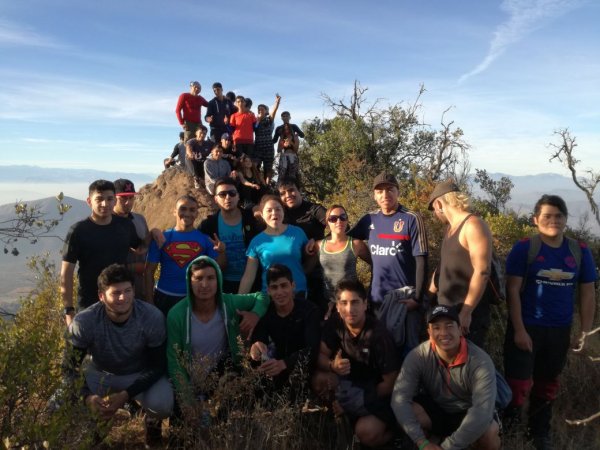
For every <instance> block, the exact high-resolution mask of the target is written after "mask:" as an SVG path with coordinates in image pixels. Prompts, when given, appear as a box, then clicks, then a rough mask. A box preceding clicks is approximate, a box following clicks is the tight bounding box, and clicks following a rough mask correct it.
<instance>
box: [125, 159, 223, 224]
mask: <svg viewBox="0 0 600 450" xmlns="http://www.w3.org/2000/svg"><path fill="white" fill-rule="evenodd" d="M138 192H139V195H138V196H137V198H136V201H135V207H134V209H133V210H134V211H135V212H137V213H140V214H142V215H144V217H146V221H147V222H148V226H149V227H150V228H159V229H161V230H164V229H166V228H170V227H172V226H174V225H175V216H174V215H173V212H174V210H175V202H176V201H177V199H178V198H179V197H181V196H182V195H186V194H189V195H191V196H192V197H194V198H195V199H196V200H198V203H199V205H200V214H199V215H198V221H197V223H196V226H197V225H198V224H199V223H200V221H201V220H202V219H204V218H205V217H206V216H207V215H208V214H211V213H212V212H214V211H215V210H216V205H215V202H214V200H213V198H212V197H211V196H210V195H209V194H208V193H207V192H206V189H205V188H204V186H201V187H200V188H199V189H195V188H194V179H193V177H192V176H191V175H189V174H188V173H187V172H186V171H185V170H183V169H182V168H180V167H170V168H169V169H166V170H165V171H163V173H161V174H160V175H159V176H158V178H157V179H156V180H155V181H154V182H153V183H151V184H146V185H144V186H142V188H141V189H139V191H138Z"/></svg>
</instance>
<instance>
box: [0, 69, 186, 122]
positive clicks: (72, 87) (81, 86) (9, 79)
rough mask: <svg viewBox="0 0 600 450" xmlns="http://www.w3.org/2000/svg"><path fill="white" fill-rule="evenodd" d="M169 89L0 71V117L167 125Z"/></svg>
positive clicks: (171, 113) (171, 114)
mask: <svg viewBox="0 0 600 450" xmlns="http://www.w3.org/2000/svg"><path fill="white" fill-rule="evenodd" d="M176 100H177V96H176V95H175V94H165V95H164V96H161V94H160V93H157V92H141V91H139V90H136V89H134V88H128V87H125V86H119V85H114V84H109V83H102V82H98V81H95V80H90V79H77V78H65V77H59V76H52V75H49V74H43V75H35V74H31V73H24V72H23V73H20V72H10V71H0V119H5V120H18V121H24V122H37V123H64V122H65V121H72V122H73V123H77V122H79V121H89V120H94V121H96V123H107V122H111V123H123V121H130V122H129V123H131V124H143V125H151V126H173V123H176V120H175V102H176Z"/></svg>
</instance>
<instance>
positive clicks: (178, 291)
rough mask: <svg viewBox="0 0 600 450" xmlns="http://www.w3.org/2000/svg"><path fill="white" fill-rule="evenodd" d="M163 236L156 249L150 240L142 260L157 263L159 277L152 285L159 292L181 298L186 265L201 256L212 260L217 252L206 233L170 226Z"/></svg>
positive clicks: (153, 242) (185, 291) (183, 294)
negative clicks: (163, 239) (181, 229)
mask: <svg viewBox="0 0 600 450" xmlns="http://www.w3.org/2000/svg"><path fill="white" fill-rule="evenodd" d="M164 235H165V243H164V245H163V246H162V247H161V248H160V249H159V248H158V246H157V245H156V242H155V241H154V240H153V241H152V242H151V243H150V248H149V249H148V256H147V257H146V261H149V262H153V263H160V278H159V279H158V283H157V284H156V288H157V289H158V290H159V291H161V292H163V293H165V294H167V295H173V296H178V295H179V296H182V297H183V296H185V295H186V294H187V286H186V280H185V272H186V269H187V267H188V265H189V264H190V263H191V262H192V261H193V260H194V259H196V258H197V257H198V256H201V255H206V256H210V257H211V258H213V259H216V258H217V256H218V253H217V251H216V250H215V249H214V248H213V247H214V245H213V244H212V242H210V239H209V238H208V236H207V235H205V234H204V233H201V232H200V231H198V230H193V231H185V232H183V231H176V230H175V229H174V228H171V229H169V230H167V231H165V232H164Z"/></svg>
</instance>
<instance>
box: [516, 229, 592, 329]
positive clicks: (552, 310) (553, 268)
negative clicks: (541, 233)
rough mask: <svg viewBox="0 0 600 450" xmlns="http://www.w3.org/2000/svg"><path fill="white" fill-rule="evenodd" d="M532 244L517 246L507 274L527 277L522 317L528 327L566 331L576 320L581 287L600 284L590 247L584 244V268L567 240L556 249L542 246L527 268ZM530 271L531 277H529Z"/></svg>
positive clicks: (525, 242)
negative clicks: (579, 287)
mask: <svg viewBox="0 0 600 450" xmlns="http://www.w3.org/2000/svg"><path fill="white" fill-rule="evenodd" d="M529 245H530V240H529V239H528V238H527V239H522V240H520V241H519V242H517V243H516V244H515V245H514V247H513V248H512V250H511V251H510V253H509V255H508V257H507V259H506V274H507V275H512V276H517V277H523V278H525V279H524V280H523V282H524V283H525V288H524V289H523V291H522V292H521V316H522V317H523V323H524V324H525V325H534V326H545V327H565V326H569V325H571V322H572V320H573V309H574V295H575V289H576V287H577V284H579V283H591V282H594V281H596V278H597V275H596V265H595V264H594V258H593V256H592V253H591V252H590V249H589V248H588V246H587V245H586V244H585V243H583V242H580V243H579V246H580V247H581V264H580V267H579V269H577V261H576V260H575V258H574V256H573V255H572V254H571V251H570V250H569V242H568V241H567V239H563V242H562V244H561V246H560V247H558V248H554V247H550V246H549V245H546V244H544V243H543V242H542V245H541V248H540V251H539V253H538V254H537V256H536V258H535V260H534V261H533V262H532V263H531V265H530V266H529V267H527V257H528V253H529ZM525 271H527V273H525Z"/></svg>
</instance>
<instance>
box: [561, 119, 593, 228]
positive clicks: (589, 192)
mask: <svg viewBox="0 0 600 450" xmlns="http://www.w3.org/2000/svg"><path fill="white" fill-rule="evenodd" d="M554 134H555V135H557V136H559V140H560V142H559V143H558V144H550V147H553V148H554V149H555V151H554V153H553V154H552V156H551V157H550V162H552V161H553V160H555V159H557V160H558V161H559V162H561V163H562V164H564V165H565V166H566V167H567V169H569V171H570V172H571V178H572V179H573V183H575V186H577V188H578V189H580V190H581V191H582V192H583V193H584V194H585V196H586V198H587V201H588V203H589V205H590V208H591V210H592V213H593V214H594V217H595V219H596V222H597V223H598V225H600V208H599V207H598V204H597V203H596V201H595V200H594V192H595V190H596V188H597V187H598V184H600V173H596V172H594V171H592V170H591V169H588V170H586V171H585V173H586V174H587V176H586V177H578V176H577V169H576V166H577V164H579V162H580V161H579V160H578V159H576V158H575V155H574V151H575V147H577V142H576V139H575V137H574V136H571V132H570V131H569V130H568V129H567V128H565V129H563V130H559V131H555V132H554Z"/></svg>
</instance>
